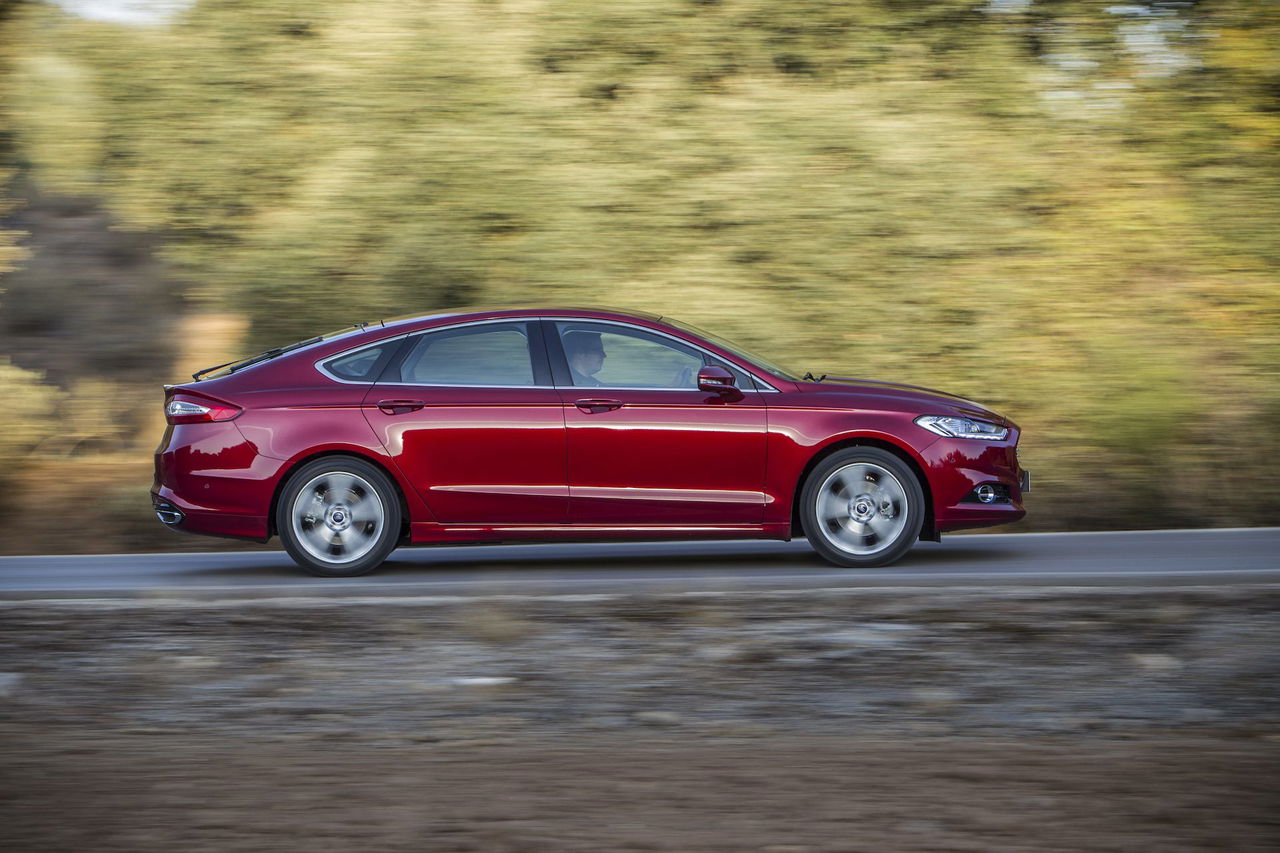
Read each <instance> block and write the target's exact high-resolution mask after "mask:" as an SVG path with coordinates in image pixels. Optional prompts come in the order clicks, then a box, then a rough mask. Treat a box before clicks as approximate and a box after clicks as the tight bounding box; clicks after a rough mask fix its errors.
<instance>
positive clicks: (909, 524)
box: [800, 447, 924, 568]
mask: <svg viewBox="0 0 1280 853" xmlns="http://www.w3.org/2000/svg"><path fill="white" fill-rule="evenodd" d="M800 521H801V524H802V525H803V526H804V532H805V535H806V536H807V537H808V538H809V542H810V543H811V544H812V545H813V547H814V550H816V551H817V552H818V553H819V554H821V555H822V556H823V557H824V558H826V559H827V560H828V561H829V562H832V563H835V564H836V565H837V566H848V567H851V568H870V567H872V566H886V565H888V564H890V563H893V562H895V561H897V560H898V559H900V558H901V557H902V555H903V554H905V553H907V551H908V550H910V549H911V546H912V545H914V544H915V541H916V539H918V538H919V537H920V528H921V526H922V525H923V524H924V491H923V490H922V489H921V488H920V481H919V480H918V479H916V475H915V473H914V472H913V471H912V470H911V468H910V467H908V466H907V464H906V463H905V462H903V461H902V460H901V459H899V458H898V457H897V456H894V455H893V454H892V453H889V452H888V451H886V450H880V449H879V448H875V447H851V448H849V449H847V450H840V451H837V452H836V453H833V454H832V455H831V456H829V457H827V458H826V459H824V460H822V462H821V463H819V465H818V466H817V467H816V468H814V469H813V471H812V472H810V474H809V477H808V479H806V480H805V483H804V489H803V490H802V492H801V494H800Z"/></svg>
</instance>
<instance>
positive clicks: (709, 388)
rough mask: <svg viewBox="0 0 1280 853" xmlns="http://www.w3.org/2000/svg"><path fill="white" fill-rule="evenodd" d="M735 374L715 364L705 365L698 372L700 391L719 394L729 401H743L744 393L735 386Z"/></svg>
mask: <svg viewBox="0 0 1280 853" xmlns="http://www.w3.org/2000/svg"><path fill="white" fill-rule="evenodd" d="M734 381H735V380H734V378H733V374H732V373H730V372H729V371H727V370H725V369H724V368H723V367H719V366H717V365H714V364H708V365H704V366H703V367H702V369H701V370H699V371H698V390H699V391H706V392H707V393H708V394H719V395H720V396H721V397H724V398H725V399H727V400H741V399H742V392H741V391H739V390H738V389H737V388H736V387H735V386H734Z"/></svg>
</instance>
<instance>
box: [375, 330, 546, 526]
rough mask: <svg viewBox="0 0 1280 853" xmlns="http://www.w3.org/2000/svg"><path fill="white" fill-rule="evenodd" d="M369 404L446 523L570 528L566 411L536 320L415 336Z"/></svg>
mask: <svg viewBox="0 0 1280 853" xmlns="http://www.w3.org/2000/svg"><path fill="white" fill-rule="evenodd" d="M402 352H403V353H404V355H403V356H402V358H401V359H400V361H399V362H398V364H392V365H391V366H390V368H388V371H387V373H384V375H383V377H382V378H381V379H380V381H379V382H378V383H377V384H376V385H374V386H373V388H372V389H371V391H370V393H369V395H368V396H367V397H366V398H365V405H364V410H365V413H366V416H367V417H368V419H369V422H370V424H371V425H372V426H373V428H374V431H375V432H376V433H377V434H378V437H379V438H380V439H381V440H382V442H383V444H384V446H385V447H386V449H387V452H388V453H389V454H390V456H391V457H392V458H393V459H394V460H395V464H396V465H397V466H398V467H399V468H400V472H401V473H402V474H403V475H404V477H405V479H407V480H408V481H409V482H410V483H411V484H412V485H413V487H414V488H415V489H416V490H417V491H418V493H419V495H421V497H422V499H423V501H425V502H426V504H427V506H428V508H429V509H430V510H431V512H432V514H433V515H434V516H435V518H436V520H437V521H440V522H444V523H494V524H545V523H557V524H559V523H563V522H565V520H566V517H567V510H568V494H569V490H568V481H567V479H566V476H565V425H564V413H563V406H562V404H561V400H560V397H559V395H558V394H557V393H556V391H555V389H554V388H553V387H552V383H551V374H550V368H549V365H548V363H547V357H546V350H545V347H544V345H543V341H542V333H541V327H540V325H539V323H538V322H537V321H536V320H507V321H483V322H478V323H470V324H466V325H462V326H455V327H449V328H444V329H438V330H433V331H428V332H424V333H420V334H418V335H414V336H411V338H410V339H409V341H408V342H407V343H406V346H405V348H404V349H403V350H402Z"/></svg>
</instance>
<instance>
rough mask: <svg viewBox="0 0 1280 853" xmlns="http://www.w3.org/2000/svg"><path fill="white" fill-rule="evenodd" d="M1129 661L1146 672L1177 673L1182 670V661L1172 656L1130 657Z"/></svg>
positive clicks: (1145, 655) (1144, 655)
mask: <svg viewBox="0 0 1280 853" xmlns="http://www.w3.org/2000/svg"><path fill="white" fill-rule="evenodd" d="M1129 659H1130V660H1131V661H1133V663H1134V664H1135V665H1136V666H1137V667H1139V668H1140V669H1145V670H1146V671H1147V672H1177V671H1178V670H1180V669H1182V661H1180V660H1178V659H1177V658H1175V657H1174V656H1173V655H1161V654H1142V655H1130V656H1129Z"/></svg>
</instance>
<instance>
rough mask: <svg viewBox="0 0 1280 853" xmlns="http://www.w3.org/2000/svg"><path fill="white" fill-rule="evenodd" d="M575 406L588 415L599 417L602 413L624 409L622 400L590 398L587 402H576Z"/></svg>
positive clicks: (574, 402)
mask: <svg viewBox="0 0 1280 853" xmlns="http://www.w3.org/2000/svg"><path fill="white" fill-rule="evenodd" d="M573 404H574V405H575V406H577V407H578V408H579V409H582V411H584V412H587V413H588V414H592V415H598V414H600V413H601V412H611V411H613V410H614V409H621V408H622V401H621V400H602V399H600V398H597V397H590V398H587V399H585V400H574V401H573Z"/></svg>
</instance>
